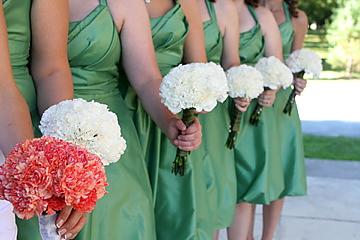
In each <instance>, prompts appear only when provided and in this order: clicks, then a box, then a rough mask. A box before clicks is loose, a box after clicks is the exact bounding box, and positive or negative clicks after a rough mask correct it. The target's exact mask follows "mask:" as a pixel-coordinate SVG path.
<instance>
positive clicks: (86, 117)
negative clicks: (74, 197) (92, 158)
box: [39, 99, 126, 166]
mask: <svg viewBox="0 0 360 240" xmlns="http://www.w3.org/2000/svg"><path fill="white" fill-rule="evenodd" d="M39 128H40V130H41V132H42V133H43V134H44V135H46V136H52V137H56V138H59V139H63V140H65V141H68V142H71V143H74V144H76V145H78V146H81V147H84V148H86V149H87V150H88V151H90V152H91V153H93V154H96V155H98V156H99V157H100V158H101V160H102V162H103V164H104V165H105V166H106V165H108V164H110V163H114V162H117V161H118V160H119V159H120V156H121V155H122V154H123V153H124V152H125V149H126V142H125V139H124V138H123V137H122V136H121V129H120V126H119V123H118V119H117V116H116V114H114V113H112V112H110V111H109V109H108V107H107V105H105V104H101V103H97V102H94V101H92V102H87V101H85V100H83V99H74V100H66V101H63V102H60V103H59V104H57V105H54V106H52V107H50V108H49V109H48V110H46V111H45V112H44V114H43V116H42V118H41V121H40V126H39Z"/></svg>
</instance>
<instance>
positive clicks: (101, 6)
mask: <svg viewBox="0 0 360 240" xmlns="http://www.w3.org/2000/svg"><path fill="white" fill-rule="evenodd" d="M100 8H101V9H100ZM102 9H104V5H102V4H101V3H99V4H98V5H97V6H96V7H95V8H94V9H93V10H91V11H90V12H89V13H88V14H87V15H86V16H85V17H83V18H82V19H80V20H76V21H70V24H79V23H81V22H84V21H86V20H87V19H88V18H90V16H92V15H93V14H95V13H97V12H98V11H101V10H102Z"/></svg>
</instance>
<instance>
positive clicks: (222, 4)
mask: <svg viewBox="0 0 360 240" xmlns="http://www.w3.org/2000/svg"><path fill="white" fill-rule="evenodd" d="M214 5H215V7H216V8H217V9H219V10H221V11H222V12H224V13H225V12H228V11H234V10H235V11H236V6H235V3H234V1H232V0H221V1H216V2H215V3H214Z"/></svg>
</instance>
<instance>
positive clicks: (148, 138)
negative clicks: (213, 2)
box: [120, 1, 199, 240]
mask: <svg viewBox="0 0 360 240" xmlns="http://www.w3.org/2000/svg"><path fill="white" fill-rule="evenodd" d="M150 20H151V28H152V38H153V43H154V47H155V51H156V58H157V62H158V66H159V68H160V71H161V73H162V75H163V76H164V75H166V74H167V73H169V71H170V70H171V69H172V68H174V67H176V66H177V65H179V64H180V63H181V62H182V59H183V50H184V43H185V38H186V35H187V33H188V23H187V21H186V18H185V16H184V13H183V10H182V8H181V5H180V4H179V3H178V2H177V1H176V2H175V4H174V6H173V7H172V8H171V9H170V10H169V11H168V12H167V13H166V14H164V15H163V16H161V17H158V18H152V19H150ZM120 81H121V85H122V86H125V87H122V93H123V96H124V99H125V101H126V103H127V105H128V107H129V109H130V111H131V115H132V118H133V121H134V124H135V127H136V129H137V132H138V134H139V136H140V141H141V144H142V146H143V147H144V154H145V155H146V163H147V167H148V171H149V176H150V182H151V186H152V190H153V195H154V200H155V206H154V207H155V220H156V235H157V239H158V240H168V239H175V240H183V239H199V238H197V236H198V229H197V228H198V225H197V218H196V217H197V215H196V213H197V210H196V209H197V206H196V199H195V197H196V196H195V192H196V191H195V188H196V184H195V181H196V180H195V174H194V171H195V170H194V165H193V163H194V162H195V160H196V159H194V158H195V156H196V155H194V154H193V153H192V154H191V155H190V157H189V161H188V162H187V170H186V172H185V175H184V176H175V175H174V174H173V173H171V166H172V162H173V161H174V159H175V156H176V148H175V147H174V146H173V145H172V144H171V142H170V141H169V140H168V138H167V137H166V136H165V135H164V134H163V133H161V131H160V129H159V128H158V127H157V126H156V125H155V123H154V122H153V121H152V120H151V119H150V116H149V115H148V114H147V113H146V112H145V110H144V108H143V106H142V104H141V102H140V100H139V99H138V97H137V96H136V93H135V92H134V90H133V89H132V87H131V86H130V83H129V81H128V80H127V78H126V75H125V74H122V75H121V76H120Z"/></svg>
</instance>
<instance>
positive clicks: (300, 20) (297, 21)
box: [292, 10, 309, 30]
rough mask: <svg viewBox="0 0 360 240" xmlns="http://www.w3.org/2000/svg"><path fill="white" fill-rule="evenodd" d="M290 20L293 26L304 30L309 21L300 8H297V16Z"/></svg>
mask: <svg viewBox="0 0 360 240" xmlns="http://www.w3.org/2000/svg"><path fill="white" fill-rule="evenodd" d="M292 22H293V25H294V27H295V28H298V29H301V30H304V29H307V27H308V24H309V21H308V18H307V16H306V13H305V12H304V11H302V10H298V17H296V18H295V17H294V18H292Z"/></svg>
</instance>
